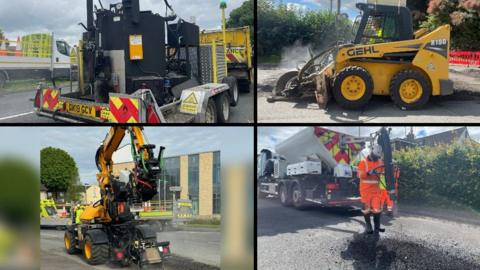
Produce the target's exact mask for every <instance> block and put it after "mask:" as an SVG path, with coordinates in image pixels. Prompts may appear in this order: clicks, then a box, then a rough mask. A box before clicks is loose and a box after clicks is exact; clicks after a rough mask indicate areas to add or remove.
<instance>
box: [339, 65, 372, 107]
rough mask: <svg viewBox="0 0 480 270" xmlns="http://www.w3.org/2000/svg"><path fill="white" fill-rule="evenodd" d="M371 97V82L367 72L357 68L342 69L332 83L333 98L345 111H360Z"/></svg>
mask: <svg viewBox="0 0 480 270" xmlns="http://www.w3.org/2000/svg"><path fill="white" fill-rule="evenodd" d="M372 95H373V80H372V77H371V76H370V74H369V73H368V71H367V70H365V69H364V68H361V67H357V66H350V67H346V68H344V69H342V70H341V71H340V72H339V73H338V75H337V76H336V77H335V79H334V81H333V97H334V98H335V100H336V101H337V103H338V104H339V105H340V106H341V107H343V108H345V109H360V108H362V107H364V106H365V105H367V103H368V102H369V101H370V99H371V98H372Z"/></svg>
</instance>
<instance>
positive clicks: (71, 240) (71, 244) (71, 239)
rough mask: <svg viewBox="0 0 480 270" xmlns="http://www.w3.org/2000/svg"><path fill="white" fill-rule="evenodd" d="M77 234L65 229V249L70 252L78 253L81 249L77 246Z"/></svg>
mask: <svg viewBox="0 0 480 270" xmlns="http://www.w3.org/2000/svg"><path fill="white" fill-rule="evenodd" d="M75 241H76V240H75V236H74V235H73V233H72V232H70V231H65V235H64V237H63V242H64V244H65V250H66V251H67V253H68V254H75V253H78V252H79V251H80V250H79V249H77V248H76V247H75Z"/></svg>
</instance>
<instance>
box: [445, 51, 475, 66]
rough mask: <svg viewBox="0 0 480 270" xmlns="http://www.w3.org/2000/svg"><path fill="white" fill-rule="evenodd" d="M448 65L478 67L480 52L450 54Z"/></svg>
mask: <svg viewBox="0 0 480 270" xmlns="http://www.w3.org/2000/svg"><path fill="white" fill-rule="evenodd" d="M449 63H450V64H455V65H464V66H468V67H470V66H472V67H480V52H468V51H457V52H450V60H449Z"/></svg>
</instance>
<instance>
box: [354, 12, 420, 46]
mask: <svg viewBox="0 0 480 270" xmlns="http://www.w3.org/2000/svg"><path fill="white" fill-rule="evenodd" d="M357 8H358V9H360V10H361V12H362V15H361V17H359V18H357V20H356V22H355V24H354V30H356V33H355V39H354V42H353V43H354V44H376V43H385V42H394V41H401V40H410V39H413V37H414V35H413V24H412V14H411V12H410V10H409V9H408V8H407V7H398V6H386V5H375V4H367V3H358V4H357ZM355 28H357V29H355Z"/></svg>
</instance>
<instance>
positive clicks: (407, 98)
mask: <svg viewBox="0 0 480 270" xmlns="http://www.w3.org/2000/svg"><path fill="white" fill-rule="evenodd" d="M431 94H432V87H431V86H430V83H429V81H428V79H427V78H426V77H425V76H424V75H423V74H422V73H420V72H419V71H416V70H412V69H407V70H403V71H400V72H398V73H397V74H395V76H393V79H392V81H391V82H390V96H391V97H392V100H393V102H394V103H395V104H396V105H397V106H398V107H399V108H400V109H402V110H415V109H419V108H421V107H423V106H424V105H425V104H427V102H428V100H429V99H430V95H431Z"/></svg>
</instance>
